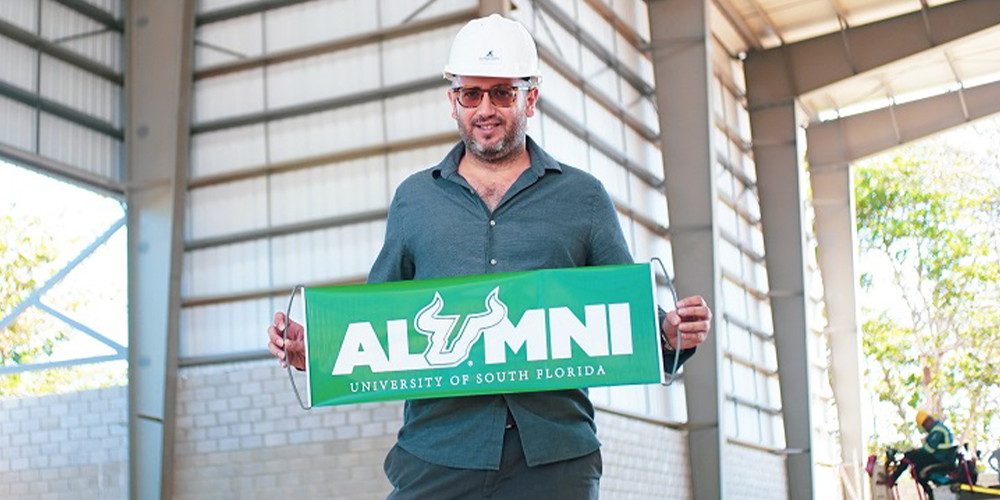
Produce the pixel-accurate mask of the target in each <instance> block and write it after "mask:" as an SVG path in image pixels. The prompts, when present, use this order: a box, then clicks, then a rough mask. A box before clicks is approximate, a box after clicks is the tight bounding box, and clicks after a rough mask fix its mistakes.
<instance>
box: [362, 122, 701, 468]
mask: <svg viewBox="0 0 1000 500" xmlns="http://www.w3.org/2000/svg"><path fill="white" fill-rule="evenodd" d="M527 148H528V155H529V157H530V159H531V167H530V168H529V169H528V170H525V171H524V173H522V174H521V176H520V177H519V178H518V179H517V181H515V182H514V184H513V185H512V186H511V187H510V189H509V190H508V191H507V193H506V194H505V195H504V197H503V199H502V200H501V201H500V204H499V205H497V207H496V210H494V211H493V213H490V211H489V208H487V206H486V204H485V203H484V202H483V201H482V199H480V197H479V195H478V194H477V193H476V191H475V190H474V189H473V188H472V186H470V185H469V183H468V182H466V181H465V179H463V178H462V176H460V175H459V174H458V163H459V160H461V158H462V155H463V154H465V146H464V144H462V143H458V144H457V145H456V146H455V147H454V148H452V150H451V152H449V153H448V155H447V156H446V157H445V159H444V161H442V162H441V163H440V164H438V165H437V166H435V167H433V168H430V169H428V170H424V171H421V172H418V173H416V174H414V175H412V176H411V177H409V178H408V179H406V180H405V181H404V182H403V183H402V184H401V185H400V186H399V188H398V189H397V190H396V195H395V196H394V197H393V200H392V204H391V206H390V208H389V218H388V222H387V226H386V235H385V244H384V246H383V247H382V252H381V253H380V254H379V256H378V259H377V260H376V261H375V264H374V265H373V266H372V270H371V273H370V274H369V276H368V281H369V282H370V283H382V282H386V281H398V280H412V279H431V278H447V277H454V276H465V275H473V274H490V273H498V272H511V271H527V270H534V269H551V268H567V267H578V266H600V265H609V264H627V263H632V256H631V255H630V254H629V251H628V246H627V245H626V244H625V238H624V236H623V235H622V231H621V226H620V225H619V224H618V216H617V213H616V212H615V207H614V205H613V204H612V202H611V198H610V197H609V196H608V193H607V192H606V191H605V190H604V186H602V185H601V183H600V181H598V180H597V179H596V178H594V177H593V176H591V175H590V174H588V173H586V172H583V171H581V170H578V169H575V168H572V167H569V166H566V165H562V164H560V163H558V162H556V161H555V160H554V159H552V157H550V156H549V155H548V154H546V153H545V151H543V150H542V149H541V148H540V147H538V145H536V144H535V143H534V141H532V140H531V138H528V139H527ZM661 316H662V313H661ZM693 351H694V350H693V349H692V350H689V351H684V352H683V355H682V359H686V358H687V357H689V356H690V355H691V354H692V353H693ZM664 359H669V360H670V361H671V363H672V361H673V356H664ZM508 409H509V411H510V413H511V414H512V415H513V417H514V420H515V421H516V422H517V426H518V429H519V431H520V435H521V444H522V445H523V448H524V455H525V458H526V460H527V463H528V465H529V466H534V465H538V464H545V463H551V462H557V461H560V460H568V459H571V458H576V457H580V456H583V455H586V454H589V453H592V452H593V451H595V450H597V449H598V448H599V447H600V442H599V441H598V440H597V436H596V427H595V425H594V407H593V405H592V404H591V402H590V399H589V398H588V396H587V392H586V391H585V390H578V389H577V390H564V391H553V392H536V393H517V394H504V395H488V396H466V397H461V398H441V399H425V400H415V401H407V402H406V408H405V416H404V422H403V427H402V429H400V431H399V446H400V447H402V448H403V449H405V450H406V451H408V452H410V453H412V454H413V455H416V456H417V457H419V458H421V459H423V460H425V461H427V462H430V463H433V464H437V465H443V466H447V467H457V468H463V469H493V470H497V469H499V468H500V452H501V449H502V446H503V437H504V430H505V424H506V418H507V412H508Z"/></svg>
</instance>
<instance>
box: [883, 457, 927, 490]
mask: <svg viewBox="0 0 1000 500" xmlns="http://www.w3.org/2000/svg"><path fill="white" fill-rule="evenodd" d="M903 456H904V457H906V459H907V460H909V461H910V462H913V470H915V471H916V472H917V473H919V472H920V469H923V468H924V467H927V466H928V465H934V464H936V463H938V459H937V458H934V455H931V454H930V453H927V451H926V450H924V449H922V448H917V449H915V450H910V451H908V452H906V453H905V454H903ZM906 467H907V463H906V462H903V463H901V464H900V465H899V467H896V470H895V471H894V472H893V473H892V482H893V483H895V482H896V481H897V480H898V479H899V476H901V475H903V472H905V471H906ZM920 484H922V485H923V486H924V489H927V485H926V484H925V483H924V482H923V481H920Z"/></svg>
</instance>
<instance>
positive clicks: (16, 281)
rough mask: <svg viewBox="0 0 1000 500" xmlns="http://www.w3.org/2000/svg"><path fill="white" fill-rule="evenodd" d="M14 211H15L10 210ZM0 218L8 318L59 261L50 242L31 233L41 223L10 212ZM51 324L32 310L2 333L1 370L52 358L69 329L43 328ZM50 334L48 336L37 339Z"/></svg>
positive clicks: (0, 309) (2, 306) (3, 306)
mask: <svg viewBox="0 0 1000 500" xmlns="http://www.w3.org/2000/svg"><path fill="white" fill-rule="evenodd" d="M11 208H13V207H11ZM7 212H9V213H7V214H3V215H0V281H2V283H3V287H2V289H0V317H6V316H7V314H9V313H10V312H11V311H13V310H14V308H15V307H16V306H17V305H18V304H20V303H21V302H22V301H24V300H25V299H26V298H28V296H29V295H30V294H31V291H32V290H34V289H35V288H37V287H39V286H41V285H42V284H44V280H45V279H46V278H48V277H49V276H50V275H51V272H45V271H46V269H45V267H46V266H45V265H46V264H50V263H52V262H54V261H55V259H56V250H55V248H54V247H53V245H52V240H51V238H49V237H47V236H46V235H44V234H40V233H39V232H38V231H33V230H32V229H33V228H35V226H37V225H38V219H36V218H32V217H26V216H17V218H15V215H11V213H15V210H7ZM47 323H51V321H47V318H46V317H45V316H44V315H43V314H41V313H40V312H39V311H37V310H34V309H29V310H27V311H25V312H24V313H22V314H21V315H20V316H18V319H17V321H15V322H14V323H13V324H12V325H10V326H9V327H7V328H4V329H3V330H2V331H0V366H11V365H20V364H25V363H31V362H32V361H34V360H36V359H38V358H39V357H40V356H42V355H45V356H49V355H51V354H52V350H53V348H54V347H55V345H56V344H57V343H58V342H61V341H64V340H66V338H67V336H66V332H67V330H68V329H66V328H62V329H59V328H56V329H52V328H42V327H43V326H51V325H50V324H47ZM42 330H47V331H50V332H52V333H51V334H49V335H37V334H36V332H39V331H42Z"/></svg>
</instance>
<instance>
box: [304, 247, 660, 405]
mask: <svg viewBox="0 0 1000 500" xmlns="http://www.w3.org/2000/svg"><path fill="white" fill-rule="evenodd" d="M655 283H656V281H655V275H654V271H653V269H652V266H651V265H650V264H630V265H621V266H602V267H582V268H572V269H549V270H539V271H527V272H517V273H498V274H489V275H480V276H465V277H458V278H444V279H433V280H416V281H398V282H392V283H379V284H368V285H349V286H331V287H317V288H302V287H299V288H298V289H297V291H298V295H297V297H299V298H300V299H301V300H303V302H304V310H305V318H304V320H303V321H301V322H302V323H303V325H304V327H305V345H306V364H307V368H306V372H307V373H306V377H305V378H306V390H305V393H306V400H305V401H301V399H300V403H301V404H302V406H303V407H304V408H311V407H313V406H328V405H342V404H354V403H365V402H377V401H391V400H401V399H424V398H439V397H456V396H471V395H482V394H503V393H515V392H534V391H555V390H563V389H576V388H583V387H593V386H612V385H629V384H649V383H663V382H664V377H665V375H664V372H663V368H662V366H663V365H662V363H663V360H662V356H663V355H662V351H661V350H660V341H659V338H660V336H659V325H658V320H657V306H656V300H655V296H656V289H655ZM295 296H296V295H293V298H294V297H295ZM292 383H293V384H294V383H295V382H294V380H292ZM297 392H298V389H296V393H297Z"/></svg>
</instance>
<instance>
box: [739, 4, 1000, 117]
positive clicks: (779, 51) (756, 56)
mask: <svg viewBox="0 0 1000 500" xmlns="http://www.w3.org/2000/svg"><path fill="white" fill-rule="evenodd" d="M997 25H1000V0H960V1H958V2H952V3H948V4H944V5H939V6H937V7H931V8H928V9H926V10H920V11H916V12H913V13H910V14H904V15H902V16H898V17H893V18H889V19H886V20H883V21H878V22H875V23H871V24H866V25H863V26H856V27H853V28H848V29H846V30H843V31H838V32H835V33H830V34H828V35H823V36H820V37H816V38H812V39H809V40H803V41H801V42H796V43H792V44H787V45H783V46H781V47H776V48H773V49H769V50H764V51H755V52H751V53H750V54H748V56H747V60H746V75H747V94H748V97H749V100H750V103H751V105H752V107H757V106H761V105H767V104H768V103H772V102H780V101H782V100H784V99H787V98H790V97H797V96H801V95H803V94H806V93H808V92H812V91H814V90H817V89H820V88H823V87H825V86H827V85H830V84H833V83H836V82H839V81H841V80H844V79H845V78H849V77H851V76H854V75H857V74H860V73H864V72H866V71H870V70H873V69H875V68H878V67H880V66H884V65H886V64H889V63H892V62H894V61H898V60H900V59H903V58H905V57H909V56H912V55H915V54H919V53H920V52H923V51H926V50H929V49H932V48H934V47H937V46H940V45H942V44H945V43H949V42H953V41H955V40H958V39H960V38H963V37H966V36H969V35H973V34H975V33H978V32H980V31H982V30H985V29H988V28H991V27H994V26H997ZM928 26H929V27H930V34H929V36H928V31H927V29H928V28H927V27H928ZM848 47H850V50H848Z"/></svg>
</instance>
